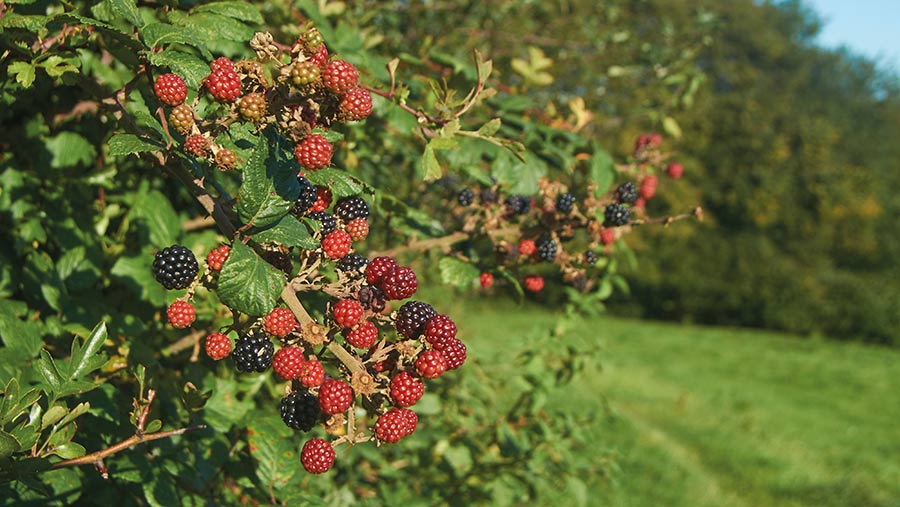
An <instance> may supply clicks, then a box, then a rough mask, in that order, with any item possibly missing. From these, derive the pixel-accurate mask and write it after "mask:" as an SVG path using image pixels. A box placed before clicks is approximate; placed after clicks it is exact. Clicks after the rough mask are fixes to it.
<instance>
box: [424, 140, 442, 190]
mask: <svg viewBox="0 0 900 507" xmlns="http://www.w3.org/2000/svg"><path fill="white" fill-rule="evenodd" d="M419 167H420V171H419V172H420V173H421V175H422V179H423V180H425V181H434V180H436V179H438V178H440V177H441V176H443V172H442V171H441V164H439V163H438V159H437V157H436V156H435V154H434V147H432V146H431V143H428V145H427V146H425V151H424V152H422V162H421V164H420V166H419Z"/></svg>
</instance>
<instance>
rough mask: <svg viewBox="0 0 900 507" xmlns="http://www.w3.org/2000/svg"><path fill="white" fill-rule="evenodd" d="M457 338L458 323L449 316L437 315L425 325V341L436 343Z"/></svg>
mask: <svg viewBox="0 0 900 507" xmlns="http://www.w3.org/2000/svg"><path fill="white" fill-rule="evenodd" d="M452 338H456V323H455V322H453V319H451V318H450V317H448V316H447V315H435V316H434V317H432V318H431V319H429V320H428V322H427V323H426V324H425V341H427V342H428V343H432V344H433V343H435V342H437V341H441V340H449V339H452Z"/></svg>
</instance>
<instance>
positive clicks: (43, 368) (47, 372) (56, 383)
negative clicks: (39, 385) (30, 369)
mask: <svg viewBox="0 0 900 507" xmlns="http://www.w3.org/2000/svg"><path fill="white" fill-rule="evenodd" d="M35 366H36V367H37V369H38V371H39V372H40V374H41V376H43V377H44V380H46V381H47V385H49V386H50V388H51V389H52V390H53V391H59V390H60V389H61V388H62V385H63V378H62V375H60V374H59V369H57V367H56V362H55V361H54V360H53V357H52V356H50V353H49V352H47V351H46V350H42V351H41V358H40V359H39V360H38V361H37V363H36V365H35Z"/></svg>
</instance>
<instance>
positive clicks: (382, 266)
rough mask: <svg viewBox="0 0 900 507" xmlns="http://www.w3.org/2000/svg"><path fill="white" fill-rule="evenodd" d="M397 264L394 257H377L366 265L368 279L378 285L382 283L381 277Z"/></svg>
mask: <svg viewBox="0 0 900 507" xmlns="http://www.w3.org/2000/svg"><path fill="white" fill-rule="evenodd" d="M397 266H398V264H397V261H395V260H394V258H393V257H385V256H381V257H375V258H374V259H372V261H371V262H369V265H368V266H366V281H367V282H369V283H370V284H372V285H375V286H376V287H378V286H380V285H381V279H382V278H384V275H385V274H387V272H388V271H390V270H392V269H394V268H396V267H397Z"/></svg>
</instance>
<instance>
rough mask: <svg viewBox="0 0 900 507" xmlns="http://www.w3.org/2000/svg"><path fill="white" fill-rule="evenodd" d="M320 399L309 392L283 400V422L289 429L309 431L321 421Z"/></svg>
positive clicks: (289, 396) (299, 393)
mask: <svg viewBox="0 0 900 507" xmlns="http://www.w3.org/2000/svg"><path fill="white" fill-rule="evenodd" d="M320 413H321V410H320V408H319V398H317V397H316V396H314V395H312V394H310V393H309V392H308V391H302V392H296V393H291V394H289V395H287V396H285V397H284V398H282V399H281V420H282V421H284V424H287V425H288V427H290V428H294V429H295V430H300V431H309V430H311V429H312V428H313V426H315V425H316V423H317V422H318V421H319V414H320Z"/></svg>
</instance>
